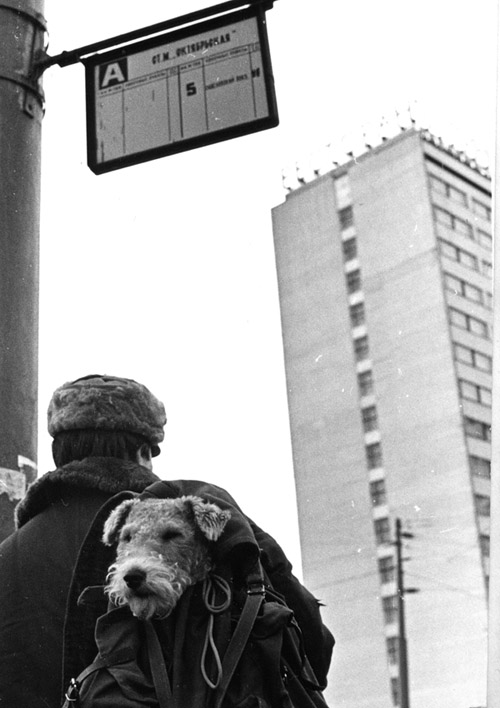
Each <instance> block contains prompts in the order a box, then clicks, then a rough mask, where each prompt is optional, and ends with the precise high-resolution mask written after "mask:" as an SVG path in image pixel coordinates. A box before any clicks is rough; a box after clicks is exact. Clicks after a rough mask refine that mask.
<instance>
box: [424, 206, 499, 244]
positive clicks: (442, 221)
mask: <svg viewBox="0 0 500 708" xmlns="http://www.w3.org/2000/svg"><path fill="white" fill-rule="evenodd" d="M434 219H435V221H436V224H437V231H438V235H439V236H442V237H443V238H444V239H445V240H446V236H447V235H451V233H452V232H453V233H454V234H457V235H459V236H464V237H465V238H468V239H470V240H471V241H475V242H476V243H478V244H479V245H480V246H482V247H483V248H485V249H487V250H488V251H491V249H492V246H493V238H492V236H491V234H489V233H488V232H487V231H485V230H484V229H480V228H474V227H473V226H472V224H471V223H470V222H469V221H467V220H466V219H462V218H461V217H460V216H457V215H456V214H452V212H450V211H446V209H442V208H441V207H438V206H436V205H434ZM440 227H444V230H442V229H441V228H440Z"/></svg>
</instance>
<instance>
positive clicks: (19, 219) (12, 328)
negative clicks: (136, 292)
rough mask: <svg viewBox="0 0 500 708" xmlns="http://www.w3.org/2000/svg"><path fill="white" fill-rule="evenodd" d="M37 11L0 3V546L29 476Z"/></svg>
mask: <svg viewBox="0 0 500 708" xmlns="http://www.w3.org/2000/svg"><path fill="white" fill-rule="evenodd" d="M43 9H44V7H43V0H0V540H2V539H3V538H5V537H6V536H7V535H8V534H9V533H10V532H11V531H12V530H13V508H14V506H15V504H16V503H17V501H18V500H19V499H20V498H21V497H22V496H23V495H24V491H25V487H26V481H28V482H29V481H31V480H32V479H33V478H34V476H36V459H37V399H38V299H39V232H40V164H41V159H40V155H41V125H42V117H43V93H42V89H41V82H40V80H39V78H38V77H36V76H35V75H34V69H33V67H34V65H35V63H36V61H37V59H38V56H39V54H40V52H42V51H43V48H44V41H45V30H46V27H45V20H44V18H43ZM27 476H28V478H27Z"/></svg>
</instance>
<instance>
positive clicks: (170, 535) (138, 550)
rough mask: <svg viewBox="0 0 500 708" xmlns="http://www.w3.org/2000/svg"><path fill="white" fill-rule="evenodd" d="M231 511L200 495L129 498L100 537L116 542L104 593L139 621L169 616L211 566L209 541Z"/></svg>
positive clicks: (118, 507)
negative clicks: (188, 590) (184, 594)
mask: <svg viewBox="0 0 500 708" xmlns="http://www.w3.org/2000/svg"><path fill="white" fill-rule="evenodd" d="M230 518H231V513H230V512H229V511H226V510H222V509H220V508H219V507H218V506H217V505H215V504H211V503H207V502H204V501H203V500H202V499H200V498H199V497H195V496H184V497H179V498H176V499H145V500H140V499H138V498H135V499H127V500H126V501H124V502H122V503H121V504H119V505H118V506H117V507H116V509H114V510H113V511H112V513H111V514H110V516H109V517H108V519H107V520H106V522H105V525H104V533H103V538H102V540H103V542H104V543H105V544H106V545H108V546H112V545H114V544H115V543H118V546H117V555H116V561H115V562H114V563H113V564H112V565H111V566H110V567H109V569H108V576H107V585H106V588H105V589H106V592H107V594H108V596H109V598H110V599H111V600H112V601H113V603H114V604H116V605H128V606H129V607H130V610H131V612H132V614H133V615H135V617H137V618H138V619H141V620H150V619H152V618H155V619H157V618H164V617H167V616H168V615H169V614H170V613H171V612H172V610H173V609H174V607H175V606H176V604H177V602H178V600H179V598H180V597H181V595H182V594H183V592H184V591H185V590H186V588H188V587H189V586H190V585H194V584H195V583H197V582H199V581H201V580H204V579H205V578H206V577H207V575H208V574H209V572H210V570H211V568H212V560H211V554H210V543H211V542H214V541H217V539H218V538H219V537H220V536H221V534H222V532H223V531H224V528H225V526H226V524H227V522H228V521H229V519H230Z"/></svg>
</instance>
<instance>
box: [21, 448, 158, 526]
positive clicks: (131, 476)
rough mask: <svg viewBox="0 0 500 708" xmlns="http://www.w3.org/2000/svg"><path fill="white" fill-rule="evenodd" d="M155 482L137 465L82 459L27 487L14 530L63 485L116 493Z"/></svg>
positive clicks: (141, 489)
mask: <svg viewBox="0 0 500 708" xmlns="http://www.w3.org/2000/svg"><path fill="white" fill-rule="evenodd" d="M158 479H159V478H158V477H157V476H156V475H155V474H153V472H150V471H149V470H148V469H146V468H145V467H141V465H138V464H137V463H136V462H129V461H126V460H119V459H117V458H114V457H87V459H85V460H80V461H78V462H70V463H68V464H67V465H64V467H60V468H59V469H57V470H53V471H52V472H47V474H44V475H43V476H42V477H40V479H37V480H36V482H34V483H33V484H32V485H31V486H30V487H29V488H28V491H27V493H26V496H25V497H24V499H22V500H21V501H20V502H19V504H18V505H17V507H16V512H15V520H16V528H20V527H21V526H23V525H24V524H26V523H27V522H28V521H29V520H30V519H31V518H33V517H34V516H36V515H37V514H39V513H40V512H41V511H43V510H44V509H45V508H47V507H48V506H49V505H50V504H51V503H52V502H53V501H54V500H55V499H57V498H59V495H60V489H61V486H62V485H67V486H69V487H77V488H80V489H97V490H99V491H101V492H107V493H108V494H117V493H118V492H122V491H124V490H130V491H131V492H142V491H143V489H144V488H145V487H147V486H148V485H149V484H152V483H153V482H156V481H158Z"/></svg>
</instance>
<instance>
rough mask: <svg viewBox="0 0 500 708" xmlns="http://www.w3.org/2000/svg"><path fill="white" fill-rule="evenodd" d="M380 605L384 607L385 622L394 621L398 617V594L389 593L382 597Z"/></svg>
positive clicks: (390, 622)
mask: <svg viewBox="0 0 500 708" xmlns="http://www.w3.org/2000/svg"><path fill="white" fill-rule="evenodd" d="M382 606H383V608H384V620H385V623H386V624H392V623H393V622H396V620H397V618H398V596H397V595H390V596H389V597H383V598H382Z"/></svg>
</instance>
